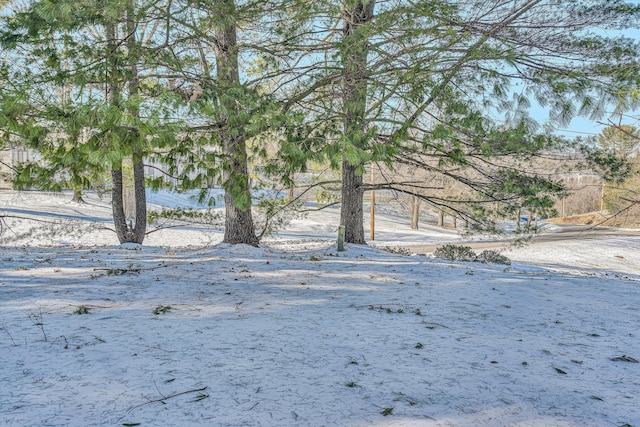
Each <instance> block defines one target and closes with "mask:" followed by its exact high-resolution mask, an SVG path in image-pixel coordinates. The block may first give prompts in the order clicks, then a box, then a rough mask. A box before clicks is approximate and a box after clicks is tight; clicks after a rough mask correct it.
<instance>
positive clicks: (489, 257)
mask: <svg viewBox="0 0 640 427" xmlns="http://www.w3.org/2000/svg"><path fill="white" fill-rule="evenodd" d="M478 259H481V260H482V261H484V262H488V263H491V264H504V265H511V260H510V259H509V258H507V257H506V256H504V255H502V254H501V253H500V252H498V251H492V250H488V249H487V250H484V251H482V252H481V253H480V255H478Z"/></svg>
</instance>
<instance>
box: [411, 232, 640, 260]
mask: <svg viewBox="0 0 640 427" xmlns="http://www.w3.org/2000/svg"><path fill="white" fill-rule="evenodd" d="M557 227H558V228H559V229H558V230H556V231H552V232H546V233H540V234H536V235H534V236H533V237H532V238H531V240H529V241H528V243H527V244H529V245H532V244H536V243H549V242H561V241H566V240H592V239H597V238H600V237H607V236H640V230H634V229H628V228H613V227H591V226H589V225H557ZM513 242H514V240H513V239H510V240H494V241H486V240H485V241H459V242H450V243H451V244H454V245H464V246H470V247H471V248H472V249H474V250H484V249H496V250H497V249H504V248H506V247H508V246H509V245H511V244H512V243H513ZM444 244H446V243H438V244H435V245H434V244H430V245H408V246H406V248H407V249H409V250H410V251H411V252H413V253H416V254H430V253H433V252H434V251H435V250H436V248H438V247H439V246H442V245H444Z"/></svg>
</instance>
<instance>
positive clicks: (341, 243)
mask: <svg viewBox="0 0 640 427" xmlns="http://www.w3.org/2000/svg"><path fill="white" fill-rule="evenodd" d="M343 251H344V225H341V226H340V227H338V252H343Z"/></svg>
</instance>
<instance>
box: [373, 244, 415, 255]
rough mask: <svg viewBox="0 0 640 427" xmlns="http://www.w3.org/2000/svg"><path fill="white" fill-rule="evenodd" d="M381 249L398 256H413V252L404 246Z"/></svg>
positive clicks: (382, 247) (381, 247)
mask: <svg viewBox="0 0 640 427" xmlns="http://www.w3.org/2000/svg"><path fill="white" fill-rule="evenodd" d="M379 249H382V250H383V251H385V252H389V253H392V254H396V255H405V256H411V255H412V253H411V251H410V250H409V249H407V248H405V247H403V246H380V248H379Z"/></svg>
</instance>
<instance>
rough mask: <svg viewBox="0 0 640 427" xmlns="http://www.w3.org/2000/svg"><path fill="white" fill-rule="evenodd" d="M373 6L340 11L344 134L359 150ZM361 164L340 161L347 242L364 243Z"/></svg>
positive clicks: (363, 132)
mask: <svg viewBox="0 0 640 427" xmlns="http://www.w3.org/2000/svg"><path fill="white" fill-rule="evenodd" d="M374 8H375V0H370V1H363V0H359V1H357V2H356V3H355V5H354V6H353V7H346V8H345V10H344V11H343V14H344V29H343V34H344V37H343V42H344V44H343V48H342V52H341V56H342V58H341V59H342V66H343V85H344V87H343V95H342V98H343V105H344V107H343V108H344V114H345V116H344V136H345V139H346V143H347V144H352V145H353V146H354V147H355V148H356V149H358V150H366V149H367V146H368V141H367V140H366V136H365V135H366V117H365V114H366V107H367V54H368V36H367V35H366V32H365V31H366V28H363V26H364V25H365V24H367V23H368V22H370V21H371V20H372V19H373V16H374ZM350 151H352V150H350ZM362 166H363V160H355V159H348V160H347V159H345V160H344V161H343V162H342V202H341V206H340V221H341V224H342V225H344V226H345V242H346V243H356V244H365V240H364V216H363V213H364V208H363V204H364V191H363V188H362V183H363V178H362V171H363V170H364V168H363V167H362Z"/></svg>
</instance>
